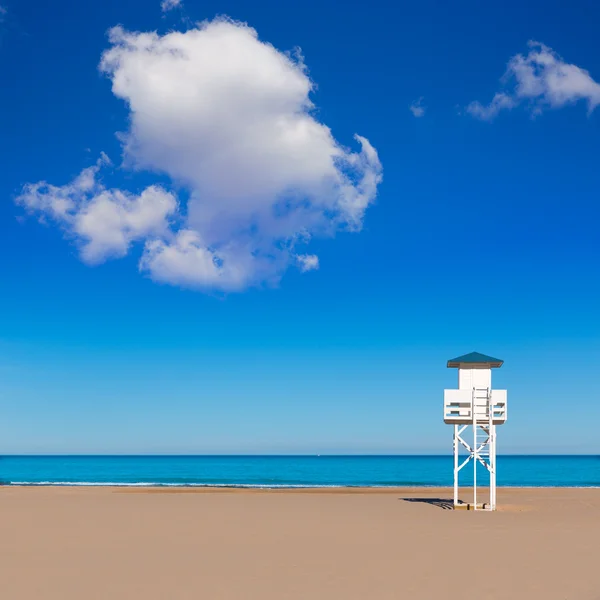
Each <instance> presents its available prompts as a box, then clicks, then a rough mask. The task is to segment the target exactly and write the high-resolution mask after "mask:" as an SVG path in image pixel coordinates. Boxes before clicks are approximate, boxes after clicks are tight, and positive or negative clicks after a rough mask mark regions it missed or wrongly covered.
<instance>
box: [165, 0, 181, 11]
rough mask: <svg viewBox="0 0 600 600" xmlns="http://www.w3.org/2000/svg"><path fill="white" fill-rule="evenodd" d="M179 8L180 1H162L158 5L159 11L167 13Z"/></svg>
mask: <svg viewBox="0 0 600 600" xmlns="http://www.w3.org/2000/svg"><path fill="white" fill-rule="evenodd" d="M181 6H183V3H182V2H181V0H162V2H161V3H160V10H162V11H163V12H168V11H170V10H173V9H174V8H180V7H181Z"/></svg>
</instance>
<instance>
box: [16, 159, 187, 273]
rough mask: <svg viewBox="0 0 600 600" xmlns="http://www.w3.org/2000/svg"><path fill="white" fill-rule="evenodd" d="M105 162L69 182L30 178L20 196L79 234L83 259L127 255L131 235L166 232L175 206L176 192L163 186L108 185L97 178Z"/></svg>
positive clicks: (31, 209)
mask: <svg viewBox="0 0 600 600" xmlns="http://www.w3.org/2000/svg"><path fill="white" fill-rule="evenodd" d="M106 164H108V158H107V157H106V155H103V156H102V157H101V159H100V160H99V161H98V162H97V163H96V165H95V166H93V167H88V168H87V169H84V170H83V171H82V172H81V173H80V174H79V175H78V176H77V177H76V178H75V179H74V180H73V181H72V182H71V183H68V184H66V185H63V186H61V187H57V186H54V185H51V184H48V183H46V182H44V181H42V182H38V183H34V184H28V185H26V186H25V187H24V189H23V191H22V194H21V195H20V196H19V197H18V198H17V202H18V203H19V204H21V205H22V206H24V207H25V208H26V210H27V211H28V212H30V213H36V214H39V215H41V217H42V218H43V217H49V218H50V219H51V220H53V221H54V222H56V223H58V224H59V225H60V226H62V227H63V228H64V229H65V230H66V231H67V232H68V234H69V235H71V236H73V237H75V238H76V239H77V241H78V243H79V246H80V252H81V257H82V259H83V260H84V261H85V262H88V263H92V264H93V263H98V262H102V261H104V260H106V259H107V258H112V257H120V256H124V255H125V254H127V251H128V250H129V246H130V245H131V243H132V242H133V241H136V240H143V239H146V238H148V237H150V236H168V235H169V224H168V217H170V216H171V215H173V214H174V213H175V212H176V210H177V201H176V200H175V197H174V196H173V195H172V194H170V193H168V192H166V191H165V190H164V189H162V188H161V187H159V186H150V187H147V188H146V189H145V190H143V191H142V192H141V194H139V195H135V194H131V193H129V192H126V191H121V190H115V189H112V190H109V189H106V188H105V187H104V186H103V185H102V184H101V183H99V182H98V181H97V180H96V175H97V174H98V171H99V170H100V168H101V167H102V166H103V165H106Z"/></svg>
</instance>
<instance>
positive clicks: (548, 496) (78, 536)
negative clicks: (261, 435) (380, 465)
mask: <svg viewBox="0 0 600 600" xmlns="http://www.w3.org/2000/svg"><path fill="white" fill-rule="evenodd" d="M463 495H464V497H465V499H467V498H468V494H463ZM450 497H451V491H450V490H447V489H426V490H424V489H393V490H385V491H380V490H352V491H351V492H350V491H348V490H326V491H323V490H316V491H315V490H306V491H287V490H286V491H248V490H206V489H202V490H198V489H167V490H165V489H131V488H127V489H124V488H19V487H4V488H0V598H1V599H2V600H21V599H23V600H46V599H48V600H50V599H52V600H96V599H102V600H121V599H123V600H125V599H127V600H135V599H140V600H159V599H160V600H180V599H186V600H188V599H189V600H192V599H193V600H204V599H206V600H212V599H236V600H243V599H255V598H256V599H261V600H284V599H302V600H318V599H326V598H327V599H337V598H339V599H344V600H348V599H369V600H370V599H373V600H378V599H390V600H391V599H394V600H398V599H404V598H406V599H411V600H412V599H416V600H420V599H424V600H425V599H426V600H433V599H440V600H453V599H459V598H460V599H463V600H470V599H478V600H485V599H502V600H513V599H520V598H523V599H525V598H526V599H538V598H539V599H543V600H553V599H556V600H565V599H567V600H571V599H572V600H600V490H598V489H521V490H517V489H511V490H507V489H499V490H498V503H499V508H500V509H501V510H498V511H497V512H496V513H483V512H468V511H453V510H448V509H446V508H445V506H447V503H446V502H444V501H443V500H445V499H448V498H450ZM436 498H438V499H441V500H442V501H441V502H438V501H436V500H435V499H436ZM419 499H421V500H419Z"/></svg>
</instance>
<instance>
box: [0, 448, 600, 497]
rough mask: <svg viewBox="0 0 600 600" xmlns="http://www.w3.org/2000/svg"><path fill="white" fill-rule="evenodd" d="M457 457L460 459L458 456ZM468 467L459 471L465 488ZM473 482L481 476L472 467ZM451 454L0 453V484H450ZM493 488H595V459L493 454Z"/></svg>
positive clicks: (599, 473) (599, 463)
mask: <svg viewBox="0 0 600 600" xmlns="http://www.w3.org/2000/svg"><path fill="white" fill-rule="evenodd" d="M463 458H464V457H463ZM472 478H473V466H472V463H471V464H469V465H467V466H466V467H465V468H464V469H463V470H462V471H461V481H460V484H461V486H463V485H464V486H468V485H470V484H472ZM477 479H478V483H479V484H480V485H485V484H486V483H487V472H486V471H485V469H484V468H483V467H482V466H481V465H478V470H477ZM452 482H453V457H452V455H407V454H393V455H334V454H323V455H318V454H312V455H239V454H237V455H233V454H232V455H222V454H221V455H174V454H170V455H164V454H163V455H155V454H137V455H131V454H130V455H115V454H113V455H93V454H87V455H66V454H65V455H57V454H54V455H2V456H0V484H1V485H31V486H44V485H60V486H85V485H89V486H124V487H129V486H141V487H144V486H148V487H150V486H159V487H160V486H165V487H232V488H233V487H239V488H274V489H275V488H310V487H324V488H325V487H349V488H350V487H373V488H377V487H382V488H384V487H438V486H444V487H451V486H452ZM498 486H500V487H600V455H593V454H587V455H516V454H507V455H499V456H498Z"/></svg>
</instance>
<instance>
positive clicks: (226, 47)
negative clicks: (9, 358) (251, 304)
mask: <svg viewBox="0 0 600 600" xmlns="http://www.w3.org/2000/svg"><path fill="white" fill-rule="evenodd" d="M109 37H110V43H111V47H110V48H109V49H108V50H107V51H106V52H105V53H104V54H103V56H102V60H101V63H100V69H101V71H102V72H103V73H105V74H106V75H107V76H108V77H109V78H110V80H111V81H112V90H113V93H114V94H115V95H116V96H117V97H119V98H122V99H123V100H124V101H125V102H126V103H127V106H128V108H129V111H130V114H129V123H130V127H129V130H128V131H127V132H126V133H124V134H120V137H121V139H122V141H123V146H124V148H123V150H124V166H125V167H127V168H132V169H138V170H150V171H154V172H157V173H161V174H166V175H167V176H169V177H170V179H171V180H172V181H173V183H174V184H175V185H177V186H178V187H180V189H182V190H185V192H186V194H185V195H186V196H189V200H188V201H187V203H186V205H185V206H183V207H182V210H181V212H180V213H179V216H180V218H179V221H178V223H177V227H173V226H172V227H171V230H168V228H167V226H166V225H165V223H166V221H167V218H168V217H170V216H172V215H174V213H175V210H176V202H175V199H174V198H173V196H172V195H170V194H167V193H166V192H165V191H164V190H162V189H161V188H157V187H156V188H152V190H153V192H151V191H149V190H150V188H149V189H148V190H146V191H145V192H143V193H142V194H140V195H139V196H136V195H132V194H130V193H128V192H126V191H120V190H105V189H104V188H101V187H100V188H99V189H98V188H97V186H98V184H97V183H96V180H95V178H96V175H97V170H98V168H99V165H97V166H96V167H92V168H91V169H86V170H85V171H84V172H82V174H81V175H80V176H79V178H78V179H77V180H76V181H75V182H73V183H71V184H68V185H67V186H64V187H63V188H56V187H53V186H50V185H48V184H45V183H39V184H33V185H30V186H26V188H25V190H24V192H23V195H22V196H21V198H20V200H19V201H20V202H21V203H22V204H24V205H26V206H28V207H29V208H30V209H32V208H35V209H36V210H38V211H40V212H42V213H44V214H46V215H49V216H51V217H53V218H54V219H56V220H58V221H59V222H61V223H63V225H65V226H66V227H67V228H68V229H69V231H70V232H71V233H72V234H73V235H74V236H76V237H77V238H82V239H83V240H87V241H84V242H83V246H84V253H83V255H84V258H86V259H87V260H94V259H95V260H100V259H101V258H102V257H108V256H116V255H122V254H124V253H125V252H127V249H128V248H129V246H130V244H131V242H133V241H135V240H142V241H144V243H145V248H144V252H143V256H142V259H141V261H140V269H141V270H142V271H143V272H144V273H146V274H147V275H149V276H150V277H151V278H152V279H154V280H156V281H162V282H166V283H170V284H175V285H184V286H188V287H195V288H200V289H206V288H218V289H225V290H230V289H236V290H237V289H243V288H245V287H247V286H250V285H256V284H260V283H263V282H267V281H273V280H275V281H276V280H277V279H278V278H279V277H280V276H281V274H282V273H283V272H284V271H285V269H286V268H287V267H288V266H289V265H290V264H296V265H298V266H300V267H302V266H303V265H307V264H308V265H313V264H314V263H311V262H310V261H309V262H308V263H303V262H302V261H298V260H297V258H296V257H297V254H298V253H299V252H298V251H299V250H300V249H301V248H304V246H305V245H306V244H308V243H309V242H310V239H311V238H312V237H314V236H319V235H332V234H334V233H335V232H336V231H338V230H347V231H357V230H360V228H361V226H362V222H363V217H364V214H365V211H366V209H367V207H368V206H369V205H370V204H371V203H372V202H373V200H374V199H375V196H376V192H377V186H378V184H379V182H380V181H381V176H382V169H381V164H380V162H379V158H378V156H377V152H376V151H375V149H374V148H373V146H371V144H370V143H369V141H368V140H367V139H366V138H364V137H361V136H358V135H357V136H355V140H356V142H357V144H358V146H359V150H358V151H351V150H349V149H347V148H345V147H343V146H342V145H340V144H339V143H338V142H337V141H336V140H335V139H334V137H333V136H332V134H331V131H330V129H329V128H328V127H327V126H325V125H324V124H322V123H320V122H319V121H317V119H316V117H315V113H314V106H313V104H312V102H311V100H310V97H309V96H310V93H311V91H312V89H313V82H312V81H311V79H310V78H309V76H308V73H307V69H306V67H305V65H304V63H303V61H302V58H301V56H300V55H299V53H296V54H295V55H294V56H292V55H290V54H284V53H282V52H280V51H278V50H276V49H275V48H274V47H273V46H271V45H270V44H267V43H265V42H262V41H260V40H259V39H258V36H257V34H256V32H255V31H254V29H252V28H250V27H248V26H247V25H245V24H241V23H234V22H232V21H229V20H225V19H217V20H214V21H212V22H205V23H202V24H201V25H199V26H198V27H197V28H196V29H191V30H188V31H186V32H184V33H182V32H171V33H168V34H166V35H163V36H161V35H158V34H157V33H135V32H127V31H125V30H124V29H122V28H120V27H116V28H114V29H112V30H111V31H110V34H109ZM82 185H83V186H84V187H85V186H88V188H89V187H91V191H85V193H84V192H83V191H82V189H81V188H82ZM144 194H145V195H144ZM152 194H154V196H152ZM157 197H160V198H162V199H163V200H165V203H162V204H161V203H158V202H156V198H157ZM167 200H168V201H167ZM159 208H160V210H159ZM146 211H147V212H146ZM142 213H143V215H144V216H142ZM148 213H152V215H155V216H156V217H157V220H153V219H149V218H148V219H147V218H146V216H147V215H148ZM134 215H135V218H134ZM138 218H139V220H138ZM150 222H151V223H150ZM178 227H179V229H178Z"/></svg>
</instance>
